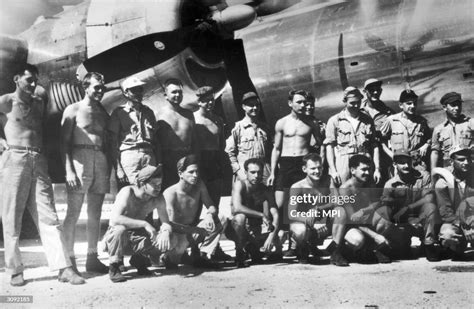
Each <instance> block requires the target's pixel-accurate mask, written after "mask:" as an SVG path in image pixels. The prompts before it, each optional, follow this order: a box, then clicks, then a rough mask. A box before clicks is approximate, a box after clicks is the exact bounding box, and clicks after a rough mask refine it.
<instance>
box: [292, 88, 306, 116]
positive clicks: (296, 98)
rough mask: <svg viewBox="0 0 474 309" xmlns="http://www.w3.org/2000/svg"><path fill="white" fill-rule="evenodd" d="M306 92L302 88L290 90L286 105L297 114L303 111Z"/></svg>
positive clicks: (301, 113)
mask: <svg viewBox="0 0 474 309" xmlns="http://www.w3.org/2000/svg"><path fill="white" fill-rule="evenodd" d="M307 96H308V93H307V92H306V91H304V90H291V91H290V92H289V94H288V106H290V107H291V111H292V112H293V113H295V114H297V115H303V114H304V113H305V105H306V99H307Z"/></svg>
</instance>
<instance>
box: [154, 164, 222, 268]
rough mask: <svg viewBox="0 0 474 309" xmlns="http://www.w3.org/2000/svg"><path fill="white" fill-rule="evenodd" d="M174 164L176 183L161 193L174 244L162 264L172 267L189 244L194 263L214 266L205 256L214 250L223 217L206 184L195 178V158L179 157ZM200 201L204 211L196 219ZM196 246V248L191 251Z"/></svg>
mask: <svg viewBox="0 0 474 309" xmlns="http://www.w3.org/2000/svg"><path fill="white" fill-rule="evenodd" d="M176 167H177V169H178V175H179V178H180V179H179V181H178V183H176V184H174V185H172V186H171V187H169V188H167V189H166V190H165V191H164V192H163V196H164V198H165V201H166V210H167V212H168V216H169V220H170V223H171V226H172V227H173V230H174V232H175V233H176V236H177V245H176V247H174V248H173V249H172V250H170V251H169V252H168V253H167V254H166V257H165V266H166V268H168V269H176V268H177V265H178V264H179V263H180V261H181V257H182V256H183V254H184V253H185V251H186V249H187V248H188V247H192V248H193V249H194V250H193V251H192V257H191V258H192V264H193V265H194V266H196V267H205V268H216V267H217V266H218V265H217V264H215V263H214V262H212V261H211V260H209V257H210V256H211V255H213V254H214V253H215V250H216V248H217V245H218V244H219V239H220V235H221V233H222V231H223V230H224V228H225V224H226V222H227V218H226V217H225V216H223V215H219V214H218V211H217V208H216V207H215V206H214V202H213V201H212V200H211V197H210V196H209V193H208V191H207V188H206V185H205V184H204V182H203V181H202V180H201V178H200V177H199V168H198V159H197V157H196V156H194V155H188V156H186V157H183V158H181V159H180V160H179V161H178V163H177V164H176ZM202 204H204V206H205V207H206V208H207V214H206V217H205V218H204V219H203V220H201V221H200V222H199V215H200V214H201V208H202V207H201V205H202ZM197 222H199V223H197ZM197 247H199V250H195V248H197Z"/></svg>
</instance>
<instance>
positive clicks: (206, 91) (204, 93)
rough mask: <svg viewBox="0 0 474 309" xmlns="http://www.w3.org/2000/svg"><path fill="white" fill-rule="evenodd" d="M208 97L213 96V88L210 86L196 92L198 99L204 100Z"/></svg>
mask: <svg viewBox="0 0 474 309" xmlns="http://www.w3.org/2000/svg"><path fill="white" fill-rule="evenodd" d="M209 95H214V88H212V87H211V86H204V87H201V88H199V89H198V90H196V96H197V97H198V99H201V98H205V97H207V96H209Z"/></svg>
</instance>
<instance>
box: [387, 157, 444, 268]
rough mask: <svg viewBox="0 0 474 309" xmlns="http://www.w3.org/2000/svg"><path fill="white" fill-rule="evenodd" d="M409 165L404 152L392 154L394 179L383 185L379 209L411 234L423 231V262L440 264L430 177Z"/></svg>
mask: <svg viewBox="0 0 474 309" xmlns="http://www.w3.org/2000/svg"><path fill="white" fill-rule="evenodd" d="M412 162H413V159H412V157H411V155H410V154H409V153H408V151H407V150H405V149H398V150H396V151H395V152H394V154H393V165H395V169H396V175H395V176H394V177H393V178H391V179H390V180H389V181H387V183H386V184H385V187H384V192H383V196H382V197H381V206H382V207H386V216H385V218H386V219H388V220H390V221H391V222H392V223H398V224H404V225H406V226H407V227H409V228H410V229H411V230H412V234H415V233H414V232H415V231H416V230H417V229H418V228H420V229H422V230H423V232H422V235H421V237H420V238H421V240H422V242H423V245H424V248H425V252H426V259H427V260H428V261H430V262H436V261H439V260H440V257H439V250H438V247H437V234H436V231H435V225H436V224H437V223H438V221H437V220H438V216H439V215H438V208H437V206H436V204H435V196H434V194H433V191H432V188H431V177H430V174H429V173H428V172H426V171H419V170H417V169H415V168H413V165H412ZM388 228H390V224H387V225H384V226H383V227H382V229H381V230H380V232H381V233H383V232H385V231H386V230H387V229H388ZM386 235H387V236H389V235H388V234H386ZM413 236H414V235H413Z"/></svg>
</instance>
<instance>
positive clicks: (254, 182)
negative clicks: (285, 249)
mask: <svg viewBox="0 0 474 309" xmlns="http://www.w3.org/2000/svg"><path fill="white" fill-rule="evenodd" d="M244 169H245V173H246V177H245V179H244V180H237V181H236V182H235V183H234V186H233V188H232V202H231V203H232V204H231V207H232V214H233V215H234V218H233V219H232V227H233V229H234V231H235V234H236V235H235V236H236V237H235V239H234V241H235V250H236V252H235V260H236V261H235V262H236V264H237V267H238V268H241V267H247V266H248V264H247V262H246V254H245V253H246V252H245V251H244V250H246V251H247V252H248V253H250V255H251V257H252V261H253V262H254V263H258V262H259V261H260V260H261V258H262V255H263V254H264V253H268V254H269V255H268V258H270V259H271V258H272V253H271V252H272V248H273V247H274V246H275V248H276V253H275V254H273V257H275V258H281V245H279V240H278V237H277V235H276V233H277V232H278V220H279V218H278V210H277V207H276V204H275V198H274V196H273V192H272V190H271V189H270V188H268V187H267V186H265V185H264V184H263V169H264V163H263V161H261V160H260V159H257V158H252V159H248V160H247V161H245V163H244ZM262 223H263V224H264V225H265V226H266V230H264V229H262ZM262 251H263V252H262ZM278 251H279V252H278Z"/></svg>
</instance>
